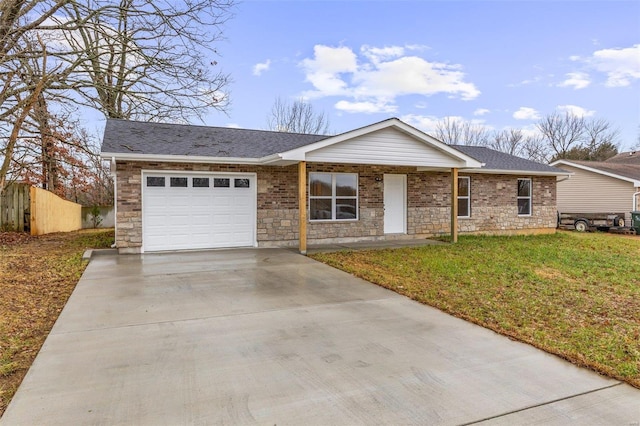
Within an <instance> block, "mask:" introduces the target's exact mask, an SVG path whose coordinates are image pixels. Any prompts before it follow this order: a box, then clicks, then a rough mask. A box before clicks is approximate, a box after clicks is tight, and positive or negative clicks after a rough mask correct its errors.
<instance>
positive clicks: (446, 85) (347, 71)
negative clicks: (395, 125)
mask: <svg viewBox="0 0 640 426" xmlns="http://www.w3.org/2000/svg"><path fill="white" fill-rule="evenodd" d="M424 49H425V46H386V47H382V48H380V47H372V46H367V45H364V46H362V47H361V48H360V56H358V55H357V54H356V53H355V52H354V51H353V50H352V49H351V48H349V47H330V46H323V45H316V46H315V47H314V56H313V58H307V59H304V60H303V61H301V62H300V65H301V67H302V68H303V69H304V71H305V73H306V79H307V81H308V82H310V83H311V84H312V85H313V90H309V91H306V92H304V93H303V94H302V96H304V97H306V98H309V99H313V98H321V97H327V96H343V97H346V98H349V99H348V100H344V102H338V103H336V107H340V108H342V110H343V111H348V112H362V111H371V110H374V109H375V108H379V109H380V110H381V111H383V112H388V111H390V110H392V109H393V111H395V109H396V107H395V106H393V104H394V102H395V98H396V97H398V96H405V95H423V96H432V95H435V94H446V95H449V96H450V97H458V98H461V99H463V100H471V99H475V98H476V97H478V96H479V95H480V91H479V90H478V89H477V88H476V87H475V85H474V84H473V83H469V82H467V81H465V74H464V73H463V72H462V71H461V69H462V67H461V66H460V65H456V64H448V63H440V62H430V61H428V60H426V59H424V58H421V57H419V56H415V55H408V56H407V52H409V51H411V52H413V51H419V50H424Z"/></svg>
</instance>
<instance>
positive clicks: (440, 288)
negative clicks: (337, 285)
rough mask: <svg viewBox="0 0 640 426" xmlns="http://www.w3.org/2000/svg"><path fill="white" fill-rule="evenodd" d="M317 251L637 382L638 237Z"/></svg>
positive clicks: (473, 239) (478, 240)
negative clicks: (329, 251) (331, 251)
mask: <svg viewBox="0 0 640 426" xmlns="http://www.w3.org/2000/svg"><path fill="white" fill-rule="evenodd" d="M312 257H314V258H315V259H317V260H319V261H322V262H324V263H327V264H329V265H332V266H334V267H337V268H340V269H343V270H345V271H347V272H350V273H352V274H354V275H356V276H359V277H361V278H364V279H366V280H368V281H371V282H373V283H376V284H378V285H381V286H383V287H386V288H389V289H391V290H394V291H396V292H398V293H400V294H403V295H406V296H408V297H411V298H412V299H415V300H417V301H419V302H422V303H425V304H428V305H431V306H434V307H436V308H438V309H441V310H443V311H445V312H448V313H450V314H452V315H455V316H457V317H460V318H463V319H465V320H467V321H471V322H474V323H476V324H479V325H482V326H484V327H487V328H489V329H492V330H494V331H496V332H499V333H501V334H504V335H507V336H509V337H512V338H515V339H517V340H521V341H523V342H526V343H529V344H532V345H534V346H536V347H539V348H541V349H544V350H546V351H548V352H551V353H554V354H556V355H559V356H561V357H563V358H566V359H568V360H570V361H571V362H573V363H575V364H577V365H581V366H585V367H589V368H592V369H593V370H596V371H598V372H600V373H603V374H606V375H609V376H611V377H614V378H617V379H620V380H624V381H626V382H628V383H630V384H632V385H634V386H636V387H640V343H639V342H640V237H632V238H624V237H619V236H613V235H608V234H575V233H558V234H555V235H539V236H520V237H479V236H463V237H461V238H460V241H459V243H458V244H455V245H444V246H424V247H419V248H405V249H395V250H391V249H388V250H369V251H362V252H338V253H324V254H317V255H314V256H312Z"/></svg>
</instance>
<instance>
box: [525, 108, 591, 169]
mask: <svg viewBox="0 0 640 426" xmlns="http://www.w3.org/2000/svg"><path fill="white" fill-rule="evenodd" d="M536 127H537V129H538V131H539V132H540V134H542V136H543V137H544V139H545V140H546V142H547V144H548V145H549V147H550V149H551V150H552V153H553V156H554V158H556V159H560V158H564V156H565V155H566V153H567V152H568V151H569V150H570V149H571V148H574V147H576V146H579V145H581V144H582V141H583V140H584V136H585V132H586V125H585V119H584V117H581V116H577V115H574V114H571V113H569V112H567V113H565V114H564V115H561V114H558V113H553V114H549V115H547V116H545V117H543V118H542V119H541V120H540V121H539V122H538V123H537V124H536Z"/></svg>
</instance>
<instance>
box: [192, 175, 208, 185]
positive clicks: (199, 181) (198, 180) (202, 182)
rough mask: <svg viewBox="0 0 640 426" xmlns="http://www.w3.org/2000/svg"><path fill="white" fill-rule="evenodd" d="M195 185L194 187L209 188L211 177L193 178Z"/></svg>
mask: <svg viewBox="0 0 640 426" xmlns="http://www.w3.org/2000/svg"><path fill="white" fill-rule="evenodd" d="M193 187H194V188H208V187H209V178H198V177H195V178H193Z"/></svg>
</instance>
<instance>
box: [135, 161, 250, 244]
mask: <svg viewBox="0 0 640 426" xmlns="http://www.w3.org/2000/svg"><path fill="white" fill-rule="evenodd" d="M142 178H143V179H142V187H143V188H142V191H143V197H142V245H143V248H144V251H145V252H149V251H162V250H187V249H206V248H222V247H249V246H254V245H255V240H256V236H255V235H256V190H255V177H254V175H244V174H224V175H222V174H206V173H202V174H200V173H198V174H194V173H151V172H146V173H144V174H143V176H142Z"/></svg>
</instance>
